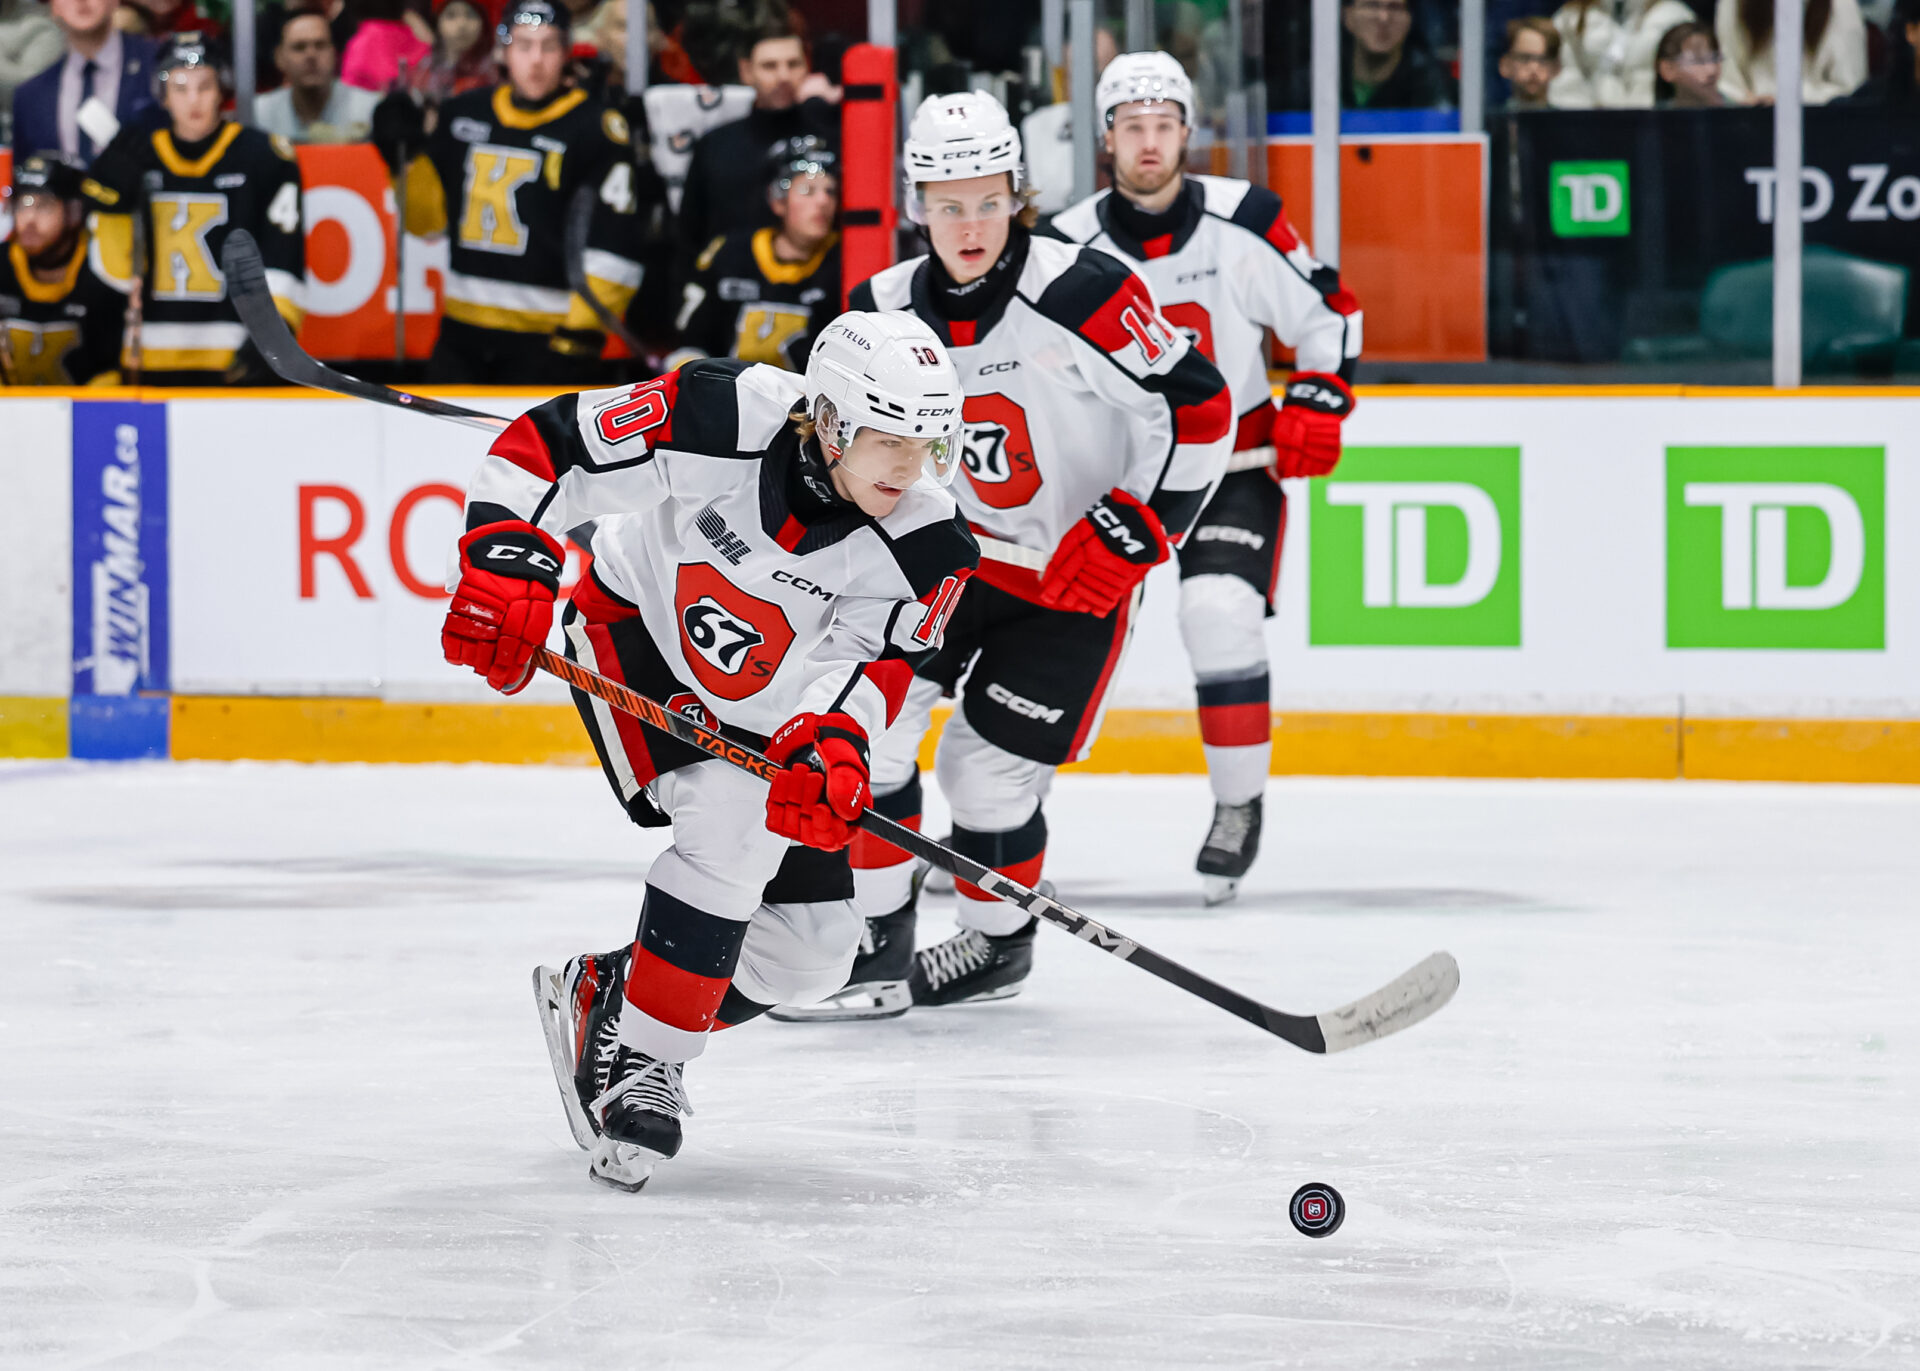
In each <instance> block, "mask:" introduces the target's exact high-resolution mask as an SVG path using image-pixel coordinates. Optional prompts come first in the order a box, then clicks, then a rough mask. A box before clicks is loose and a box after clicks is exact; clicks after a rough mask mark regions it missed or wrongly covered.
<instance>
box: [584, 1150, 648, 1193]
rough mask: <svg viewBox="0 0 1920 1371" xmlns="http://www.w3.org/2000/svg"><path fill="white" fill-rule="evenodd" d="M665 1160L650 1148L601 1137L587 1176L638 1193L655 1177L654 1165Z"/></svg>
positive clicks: (602, 1183) (589, 1163) (588, 1161)
mask: <svg viewBox="0 0 1920 1371" xmlns="http://www.w3.org/2000/svg"><path fill="white" fill-rule="evenodd" d="M665 1160H666V1158H664V1157H662V1156H661V1155H660V1154H659V1153H658V1152H654V1151H651V1150H649V1149H647V1148H644V1147H635V1146H634V1145H633V1144H632V1143H623V1142H615V1141H614V1140H613V1139H612V1138H601V1139H599V1140H598V1141H597V1142H595V1143H594V1145H593V1155H592V1156H591V1157H590V1158H588V1160H587V1179H589V1180H592V1181H596V1182H598V1183H599V1184H601V1185H604V1186H608V1187H610V1188H611V1189H614V1190H622V1191H625V1192H626V1193H627V1194H629V1195H635V1194H638V1193H639V1192H640V1191H641V1190H643V1189H645V1188H646V1184H647V1182H648V1181H650V1180H652V1179H653V1168H654V1167H655V1166H657V1165H659V1164H660V1163H661V1162H663V1161H665Z"/></svg>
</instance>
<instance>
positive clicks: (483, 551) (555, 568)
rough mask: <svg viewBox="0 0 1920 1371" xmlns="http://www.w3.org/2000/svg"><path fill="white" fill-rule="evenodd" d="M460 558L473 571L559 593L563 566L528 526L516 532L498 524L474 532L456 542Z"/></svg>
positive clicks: (509, 526) (507, 525)
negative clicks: (535, 582) (524, 582)
mask: <svg viewBox="0 0 1920 1371" xmlns="http://www.w3.org/2000/svg"><path fill="white" fill-rule="evenodd" d="M460 555H461V556H462V557H463V558H464V559H465V560H466V564H467V565H468V566H470V567H473V568H474V569H475V570H476V571H491V572H492V573H493V574H494V575H496V576H512V577H516V578H518V579H519V580H522V581H538V582H539V583H540V584H541V585H543V586H545V587H546V588H547V589H549V590H551V591H552V592H554V594H555V595H556V596H558V595H559V593H560V572H561V570H562V569H563V567H564V563H563V562H562V561H561V560H560V559H559V558H557V557H555V556H554V555H553V549H552V548H551V547H549V546H548V545H547V543H546V541H545V540H544V539H543V538H541V536H540V535H539V534H538V533H536V532H534V530H533V528H532V526H531V525H523V526H522V527H521V528H518V529H516V528H514V527H513V526H512V525H511V524H500V525H495V526H493V527H491V528H482V529H476V530H475V531H474V532H472V533H469V534H468V535H467V536H466V537H465V538H463V539H461V540H460Z"/></svg>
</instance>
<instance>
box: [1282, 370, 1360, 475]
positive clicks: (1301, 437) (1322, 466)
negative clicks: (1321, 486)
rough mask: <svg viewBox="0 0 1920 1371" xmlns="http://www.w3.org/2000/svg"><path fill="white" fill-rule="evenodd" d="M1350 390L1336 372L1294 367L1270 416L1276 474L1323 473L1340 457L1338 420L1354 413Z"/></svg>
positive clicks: (1334, 464) (1328, 470)
mask: <svg viewBox="0 0 1920 1371" xmlns="http://www.w3.org/2000/svg"><path fill="white" fill-rule="evenodd" d="M1354 404H1355V401H1354V398H1353V392H1352V391H1350V390H1348V389H1347V383H1346V382H1345V381H1342V380H1341V379H1340V378H1339V377H1338V376H1329V375H1328V374H1327V373H1326V372H1324V371H1296V372H1295V373H1294V374H1293V379H1292V380H1291V381H1288V382H1287V397H1286V399H1285V400H1284V401H1282V403H1281V405H1280V412H1279V413H1278V414H1276V415H1275V416H1274V418H1273V470H1274V474H1275V475H1276V476H1325V475H1326V474H1327V473H1328V472H1330V471H1332V470H1333V469H1334V467H1335V466H1336V465H1337V464H1338V463H1339V461H1340V421H1341V420H1342V419H1345V418H1346V417H1347V416H1348V415H1349V414H1351V413H1353V406H1354Z"/></svg>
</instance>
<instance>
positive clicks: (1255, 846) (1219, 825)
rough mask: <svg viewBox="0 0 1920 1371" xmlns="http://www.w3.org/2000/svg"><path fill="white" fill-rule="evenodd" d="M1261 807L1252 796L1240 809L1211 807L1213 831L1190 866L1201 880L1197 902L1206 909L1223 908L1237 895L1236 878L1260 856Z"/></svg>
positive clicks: (1260, 801)
mask: <svg viewBox="0 0 1920 1371" xmlns="http://www.w3.org/2000/svg"><path fill="white" fill-rule="evenodd" d="M1261 804H1262V798H1261V797H1260V796H1258V795H1256V796H1254V797H1253V798H1252V799H1251V800H1248V801H1247V802H1246V803H1245V804H1243V805H1223V804H1216V805H1215V806H1214V807H1213V828H1212V829H1211V830H1210V831H1209V832H1208V833H1207V841H1206V845H1205V846H1203V847H1202V848H1201V849H1200V859H1199V860H1198V861H1196V862H1195V863H1194V864H1193V869H1194V870H1195V871H1198V872H1199V873H1200V875H1201V876H1202V877H1203V878H1204V879H1203V881H1202V882H1201V888H1202V894H1201V898H1202V899H1204V900H1205V901H1206V902H1207V903H1208V904H1209V905H1216V904H1225V903H1226V902H1227V901H1228V900H1231V899H1232V898H1233V897H1234V896H1235V895H1237V894H1239V893H1240V878H1241V877H1242V876H1244V875H1246V874H1247V868H1248V867H1250V866H1252V865H1253V859H1254V858H1255V857H1257V856H1259V855H1260V809H1261Z"/></svg>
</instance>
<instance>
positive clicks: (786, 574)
mask: <svg viewBox="0 0 1920 1371" xmlns="http://www.w3.org/2000/svg"><path fill="white" fill-rule="evenodd" d="M773 579H774V580H776V581H778V582H780V584H782V585H788V586H792V587H793V588H794V589H795V590H804V591H806V592H807V594H809V595H818V596H819V597H820V598H821V599H823V600H831V599H832V598H833V592H832V591H831V590H828V589H827V588H826V587H824V586H817V585H815V584H814V583H813V582H812V581H809V580H808V579H807V578H806V577H804V576H795V575H794V574H793V573H792V572H791V571H776V572H774V573H773Z"/></svg>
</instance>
